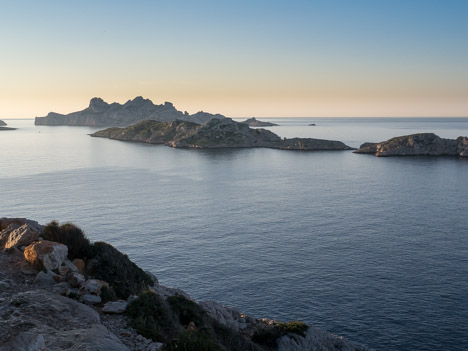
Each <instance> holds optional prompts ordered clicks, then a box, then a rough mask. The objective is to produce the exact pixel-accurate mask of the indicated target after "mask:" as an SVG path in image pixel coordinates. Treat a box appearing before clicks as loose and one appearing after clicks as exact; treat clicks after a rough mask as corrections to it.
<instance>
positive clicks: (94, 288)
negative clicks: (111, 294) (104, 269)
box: [79, 279, 109, 295]
mask: <svg viewBox="0 0 468 351" xmlns="http://www.w3.org/2000/svg"><path fill="white" fill-rule="evenodd" d="M103 287H106V288H108V287H109V284H108V283H107V282H105V281H102V280H98V279H88V280H87V281H85V282H84V283H83V284H82V285H81V288H80V291H79V293H80V294H86V293H88V294H92V295H100V294H101V289H102V288H103Z"/></svg>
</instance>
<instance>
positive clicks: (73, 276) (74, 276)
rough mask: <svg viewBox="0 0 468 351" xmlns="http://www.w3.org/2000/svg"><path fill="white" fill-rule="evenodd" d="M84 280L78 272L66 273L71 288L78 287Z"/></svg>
mask: <svg viewBox="0 0 468 351" xmlns="http://www.w3.org/2000/svg"><path fill="white" fill-rule="evenodd" d="M85 281H86V279H85V277H84V276H83V275H82V274H81V273H78V272H72V273H70V274H69V275H68V284H70V286H71V287H73V288H78V287H79V286H81V285H83V284H84V282H85Z"/></svg>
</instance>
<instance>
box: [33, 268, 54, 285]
mask: <svg viewBox="0 0 468 351" xmlns="http://www.w3.org/2000/svg"><path fill="white" fill-rule="evenodd" d="M34 284H37V285H41V286H52V285H54V284H55V279H54V278H53V276H52V275H50V274H47V273H45V272H43V271H40V272H39V273H37V275H36V278H34Z"/></svg>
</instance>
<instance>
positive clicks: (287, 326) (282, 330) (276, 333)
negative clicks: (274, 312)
mask: <svg viewBox="0 0 468 351" xmlns="http://www.w3.org/2000/svg"><path fill="white" fill-rule="evenodd" d="M307 329H309V326H308V325H307V324H305V323H304V322H300V321H291V322H287V323H281V322H276V323H275V324H274V325H273V326H271V327H268V328H265V329H260V330H257V331H256V332H255V333H254V335H253V336H252V341H253V342H255V343H257V344H259V345H263V346H266V347H269V348H271V349H275V348H276V346H277V341H278V339H279V338H281V337H282V336H284V335H287V334H297V335H299V336H305V332H306V331H307Z"/></svg>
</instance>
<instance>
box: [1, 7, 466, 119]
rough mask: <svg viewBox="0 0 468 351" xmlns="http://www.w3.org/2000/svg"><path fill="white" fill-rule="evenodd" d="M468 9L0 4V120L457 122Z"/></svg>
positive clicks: (462, 103)
mask: <svg viewBox="0 0 468 351" xmlns="http://www.w3.org/2000/svg"><path fill="white" fill-rule="evenodd" d="M467 19H468V1H466V0H307V1H306V0H287V1H283V0H280V1H275V0H270V1H263V0H249V1H244V0H237V1H229V0H226V1H219V0H217V1H204V0H198V1H181V0H171V1H168V0H166V1H159V0H134V1H129V0H127V1H119V0H113V1H107V0H100V1H94V0H93V1H88V0H80V1H63V0H43V1H37V0H31V1H26V0H0V48H1V51H0V118H5V119H6V118H32V117H35V116H44V115H46V114H47V113H48V112H50V111H54V112H59V113H69V112H72V111H77V110H81V109H84V108H85V107H87V106H88V104H89V100H90V99H91V98H93V97H101V98H103V99H104V100H105V101H107V102H119V103H124V102H126V101H127V100H129V99H133V98H134V97H136V96H143V97H144V98H148V99H151V100H152V101H153V102H154V103H156V104H161V103H164V102H165V101H170V102H172V103H174V105H175V106H176V108H178V109H179V110H182V111H185V110H186V111H188V112H189V113H195V112H197V111H201V110H203V111H207V112H212V113H221V114H224V115H226V116H229V117H250V116H256V117H280V116H285V117H321V116H323V117H333V116H340V117H348V116H349V117H353V116H362V117H379V116H382V117H402V116H410V117H419V116H421V117H422V116H424V117H426V116H427V117H432V116H434V117H438V116H451V117H455V116H468V20H467Z"/></svg>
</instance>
